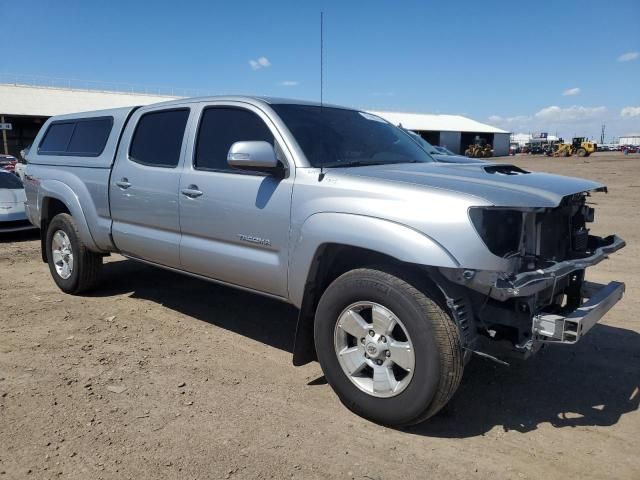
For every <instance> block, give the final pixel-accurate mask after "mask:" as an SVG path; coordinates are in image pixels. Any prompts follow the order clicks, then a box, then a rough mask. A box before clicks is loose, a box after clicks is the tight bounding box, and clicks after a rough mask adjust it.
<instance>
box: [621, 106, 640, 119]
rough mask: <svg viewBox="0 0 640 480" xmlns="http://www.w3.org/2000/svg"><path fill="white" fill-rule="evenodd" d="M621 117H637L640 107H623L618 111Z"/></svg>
mask: <svg viewBox="0 0 640 480" xmlns="http://www.w3.org/2000/svg"><path fill="white" fill-rule="evenodd" d="M620 116H621V117H638V116H640V107H624V108H623V109H622V110H620Z"/></svg>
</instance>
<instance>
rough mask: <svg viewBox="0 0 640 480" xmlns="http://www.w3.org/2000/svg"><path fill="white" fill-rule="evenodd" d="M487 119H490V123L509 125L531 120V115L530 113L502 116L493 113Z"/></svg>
mask: <svg viewBox="0 0 640 480" xmlns="http://www.w3.org/2000/svg"><path fill="white" fill-rule="evenodd" d="M487 120H489V123H497V124H500V125H504V126H509V125H513V124H518V123H522V122H526V121H528V120H531V117H529V116H528V115H516V116H514V117H501V116H500V115H491V116H490V117H488V118H487Z"/></svg>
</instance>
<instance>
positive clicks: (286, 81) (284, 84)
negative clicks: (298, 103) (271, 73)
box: [280, 80, 300, 87]
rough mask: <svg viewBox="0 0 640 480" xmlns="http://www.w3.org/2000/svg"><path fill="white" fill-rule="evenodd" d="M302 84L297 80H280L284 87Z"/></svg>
mask: <svg viewBox="0 0 640 480" xmlns="http://www.w3.org/2000/svg"><path fill="white" fill-rule="evenodd" d="M299 84H300V82H298V81H297V80H284V81H283V82H280V85H282V86H283V87H297V86H298V85H299Z"/></svg>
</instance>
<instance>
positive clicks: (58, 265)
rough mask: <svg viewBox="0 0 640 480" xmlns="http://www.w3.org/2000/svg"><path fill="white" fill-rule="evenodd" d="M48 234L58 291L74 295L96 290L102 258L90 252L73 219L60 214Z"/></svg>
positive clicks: (48, 259) (47, 240)
mask: <svg viewBox="0 0 640 480" xmlns="http://www.w3.org/2000/svg"><path fill="white" fill-rule="evenodd" d="M46 235H47V237H46V243H45V245H46V249H47V263H48V264H49V271H50V272H51V276H52V277H53V281H54V282H56V285H58V288H60V290H62V291H63V292H65V293H71V294H78V293H82V292H86V291H87V290H91V289H93V288H95V286H96V285H97V284H98V282H99V279H100V271H101V269H102V255H100V254H97V253H94V252H92V251H90V250H89V249H88V248H87V247H86V245H85V244H84V243H83V242H82V240H81V238H80V235H79V233H78V227H77V225H76V223H75V221H74V220H73V217H72V216H71V215H69V214H67V213H60V214H58V215H56V216H55V217H53V220H51V222H50V223H49V227H48V228H47V234H46Z"/></svg>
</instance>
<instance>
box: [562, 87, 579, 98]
mask: <svg viewBox="0 0 640 480" xmlns="http://www.w3.org/2000/svg"><path fill="white" fill-rule="evenodd" d="M579 93H580V88H578V87H575V88H568V89H566V90H565V91H564V92H562V95H563V96H565V97H570V96H572V95H578V94H579Z"/></svg>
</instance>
